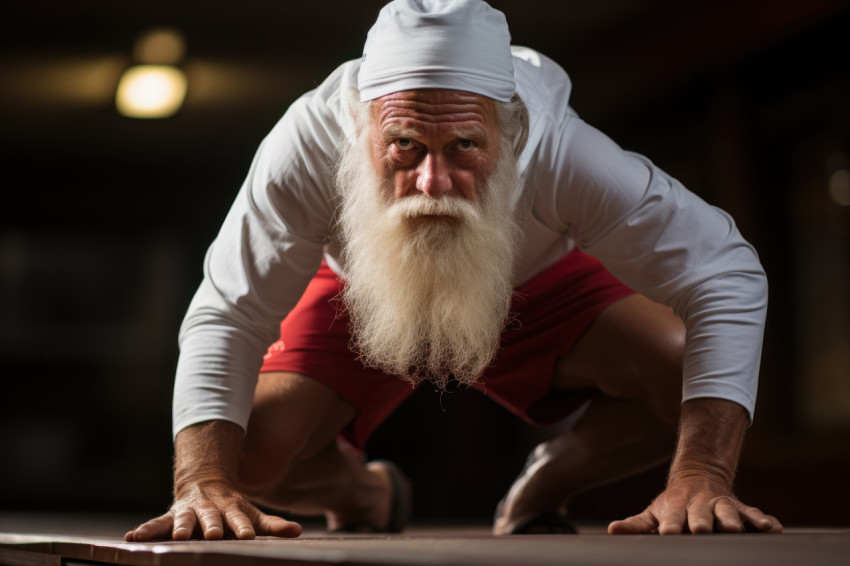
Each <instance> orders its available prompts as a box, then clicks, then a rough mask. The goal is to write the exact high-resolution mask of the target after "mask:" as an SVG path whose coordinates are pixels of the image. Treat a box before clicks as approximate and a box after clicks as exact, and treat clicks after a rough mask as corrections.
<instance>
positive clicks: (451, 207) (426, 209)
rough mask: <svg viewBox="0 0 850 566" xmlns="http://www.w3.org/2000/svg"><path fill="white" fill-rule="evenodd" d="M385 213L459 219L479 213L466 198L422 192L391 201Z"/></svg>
mask: <svg viewBox="0 0 850 566" xmlns="http://www.w3.org/2000/svg"><path fill="white" fill-rule="evenodd" d="M387 213H388V214H390V215H392V216H393V217H395V218H415V217H417V216H449V217H452V218H461V219H463V218H469V217H474V216H478V215H479V214H480V213H479V211H478V208H477V207H476V206H475V204H473V203H472V202H469V201H468V200H465V199H462V198H459V197H445V196H444V197H440V198H433V197H429V196H428V195H423V194H417V195H411V196H408V197H404V198H401V199H399V200H397V201H395V202H393V203H392V204H390V206H389V209H388V210H387Z"/></svg>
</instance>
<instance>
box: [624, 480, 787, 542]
mask: <svg viewBox="0 0 850 566" xmlns="http://www.w3.org/2000/svg"><path fill="white" fill-rule="evenodd" d="M747 531H751V532H752V531H758V532H765V533H781V532H782V525H781V524H780V523H779V521H778V520H777V519H776V518H775V517H773V516H771V515H766V514H764V513H762V511H761V510H759V509H756V508H755V507H749V506H747V505H744V504H743V503H741V502H740V501H739V500H738V498H737V497H735V496H734V495H733V494H732V491H731V490H730V489H727V488H726V487H725V486H723V485H721V484H719V483H716V482H712V481H710V480H707V479H706V478H702V477H694V478H684V479H680V480H678V481H676V482H675V483H673V482H670V483H669V484H668V485H667V489H665V490H664V492H662V493H661V495H659V496H658V497H656V498H655V500H654V501H653V502H652V503H650V504H649V507H647V508H646V510H645V511H644V512H643V513H641V514H639V515H634V516H632V517H629V518H627V519H624V520H622V521H614V522H613V523H611V524H610V525H609V526H608V532H609V533H610V534H612V535H622V534H641V533H658V534H662V535H677V534H681V533H683V532H691V533H694V534H700V533H711V532H721V533H742V532H747Z"/></svg>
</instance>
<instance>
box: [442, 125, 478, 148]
mask: <svg viewBox="0 0 850 566" xmlns="http://www.w3.org/2000/svg"><path fill="white" fill-rule="evenodd" d="M449 133H450V134H451V135H452V136H454V137H456V138H458V139H464V140H472V141H474V142H475V143H477V144H479V145H482V144H483V143H484V141H485V140H486V139H487V133H486V132H485V131H484V129H482V128H479V127H477V126H459V127H457V128H452V129H451V130H449Z"/></svg>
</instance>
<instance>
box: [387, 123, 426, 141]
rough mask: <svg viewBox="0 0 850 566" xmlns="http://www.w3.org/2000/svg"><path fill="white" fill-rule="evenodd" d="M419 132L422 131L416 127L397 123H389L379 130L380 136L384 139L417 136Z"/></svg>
mask: <svg viewBox="0 0 850 566" xmlns="http://www.w3.org/2000/svg"><path fill="white" fill-rule="evenodd" d="M421 134H422V132H421V131H420V130H417V129H416V128H409V127H405V126H399V125H398V124H391V125H389V126H387V127H386V128H384V129H383V130H381V137H382V138H384V139H395V138H417V137H419V136H420V135H421Z"/></svg>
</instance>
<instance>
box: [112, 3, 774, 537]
mask: <svg viewBox="0 0 850 566" xmlns="http://www.w3.org/2000/svg"><path fill="white" fill-rule="evenodd" d="M569 95H570V82H569V79H568V78H567V76H566V74H565V73H564V72H563V70H561V69H560V68H559V67H558V66H557V65H556V64H555V63H554V62H552V61H551V60H549V59H547V58H546V57H544V56H543V55H541V54H539V53H536V52H534V51H532V50H530V49H526V48H517V47H514V48H512V47H511V46H510V35H509V32H508V28H507V24H506V22H505V19H504V16H503V15H502V14H501V12H498V11H496V10H494V9H492V8H491V7H490V6H488V5H487V4H485V3H484V2H482V1H481V0H444V1H436V0H395V1H393V2H391V3H390V4H388V5H387V6H385V7H384V9H383V10H382V11H381V13H380V15H379V17H378V20H377V22H376V23H375V25H374V27H373V28H372V29H371V31H370V32H369V36H368V38H367V41H366V46H365V51H364V55H363V58H362V60H358V61H351V62H348V63H345V64H344V65H342V66H341V67H340V68H338V69H337V70H336V71H335V72H334V73H333V74H332V75H331V76H330V77H328V78H327V80H325V82H324V83H322V84H321V85H320V86H319V87H318V88H317V89H315V90H314V91H312V92H310V93H308V94H306V95H304V96H303V97H301V98H300V99H299V100H298V101H296V102H295V103H294V104H293V105H292V107H291V108H290V109H289V111H288V112H287V113H286V115H285V116H284V117H283V119H282V120H281V121H280V123H279V124H278V125H277V126H276V127H275V128H274V129H273V130H272V132H271V133H270V134H269V136H268V137H267V138H266V139H265V140H264V142H263V143H262V145H261V147H260V149H259V151H258V153H257V156H256V158H255V160H254V163H253V164H252V166H251V169H250V172H249V174H248V178H247V180H246V181H245V184H244V186H243V187H242V189H241V191H240V192H239V195H238V197H237V199H236V202H235V204H234V205H233V208H232V209H231V211H230V213H229V215H228V216H227V218H226V220H225V221H224V225H223V226H222V229H221V232H220V234H219V236H218V237H217V238H216V240H215V242H214V243H213V244H212V246H211V248H210V250H209V253H208V255H207V258H206V263H205V278H204V281H203V283H202V284H201V286H200V289H199V290H198V292H197V294H196V296H195V298H194V300H193V302H192V304H191V306H190V308H189V312H188V314H187V317H186V319H185V321H184V324H183V327H182V329H181V356H180V361H179V364H178V369H177V380H176V385H175V392H174V432H175V454H176V460H175V475H174V504H173V506H172V507H171V509H170V510H169V512H168V513H166V514H165V515H163V516H161V517H158V518H156V519H153V520H151V521H149V522H147V523H145V524H143V525H141V526H139V527H137V528H136V529H134V530H133V531H131V532H130V533H128V534H127V537H126V538H127V540H131V541H143V540H151V539H154V538H173V539H176V540H183V539H188V538H190V537H192V536H203V537H204V538H206V539H215V538H221V537H224V536H231V537H236V538H252V537H254V536H255V535H274V536H284V537H286V536H297V535H298V534H299V533H300V532H301V527H300V526H299V525H298V524H297V523H293V522H290V521H287V520H285V519H283V518H281V517H276V516H272V515H267V514H264V513H262V512H261V511H259V510H258V509H257V508H256V507H254V505H253V504H252V503H249V500H250V501H255V502H259V503H261V504H264V505H266V506H268V507H271V508H275V509H280V510H282V511H288V512H292V513H298V514H324V515H325V517H326V519H327V523H328V528H329V529H331V530H339V531H350V530H364V529H365V530H371V531H373V532H381V531H389V532H392V531H399V530H400V529H401V528H402V527H403V526H404V522H405V520H406V519H407V515H408V513H409V505H410V494H409V489H408V484H407V481H406V479H405V478H404V477H403V475H402V474H401V472H400V471H399V470H398V468H396V467H395V466H394V465H393V464H391V463H389V462H384V461H372V462H368V461H366V459H365V458H364V456H363V453H362V450H363V448H364V445H365V443H366V440H367V439H368V437H369V435H370V433H371V432H372V431H373V430H374V429H375V428H376V427H377V426H378V425H379V424H380V422H381V421H382V420H383V419H385V418H386V417H387V416H388V415H389V414H390V413H391V412H392V411H393V409H394V408H395V407H397V406H398V405H399V404H400V403H401V401H402V400H403V399H404V398H405V397H406V396H407V395H409V394H410V393H411V391H412V389H413V387H415V386H416V385H418V384H419V383H421V382H422V381H424V380H428V381H431V382H433V383H434V384H435V385H436V386H438V387H445V385H446V384H447V383H448V382H449V381H457V382H459V383H461V384H466V385H470V386H472V387H475V388H477V389H479V390H481V391H482V392H483V393H484V394H485V395H488V396H490V397H492V398H493V399H494V400H496V401H497V402H499V403H500V404H502V405H504V406H505V407H507V408H508V409H509V410H511V411H513V412H514V413H516V414H517V415H519V416H521V417H522V418H524V419H525V420H527V421H528V422H530V423H551V422H555V421H559V420H564V419H570V426H568V427H566V425H565V432H563V433H561V434H560V435H559V436H557V437H555V438H553V439H551V440H550V441H548V442H546V443H543V444H542V445H540V446H538V447H537V448H536V449H535V450H534V451H533V453H532V454H531V456H530V457H529V459H528V462H527V465H526V467H525V469H524V470H523V472H522V474H521V475H520V477H519V478H517V480H516V482H515V483H514V485H513V486H512V487H511V489H510V491H509V492H508V494H507V495H506V496H505V498H504V499H503V500H502V501H501V502H500V504H499V506H498V509H497V513H496V522H495V525H494V532H495V533H497V534H509V533H528V532H541V531H542V532H569V531H570V529H571V526H570V525H569V523H568V522H567V520H566V506H567V503H568V502H569V499H570V497H571V496H573V495H575V494H576V493H578V492H580V491H582V490H584V489H587V488H588V487H589V486H591V485H596V484H599V483H603V482H606V481H612V480H614V479H617V478H620V477H623V476H625V475H628V474H630V473H634V472H636V471H639V470H641V469H645V468H646V467H648V466H652V465H655V464H657V463H659V462H662V461H664V460H665V459H668V458H670V456H671V454H672V464H671V468H670V474H669V478H668V480H667V485H666V487H665V489H664V490H663V491H662V492H661V494H660V495H659V496H658V497H657V498H656V499H655V500H654V501H652V502H651V503H650V504H649V506H648V507H647V508H646V510H645V511H644V512H642V513H641V514H639V515H636V516H633V517H629V518H627V519H625V520H621V521H615V522H613V523H611V525H610V526H609V532H611V533H650V532H657V533H661V534H670V533H681V532H688V531H690V532H692V533H705V532H712V531H721V532H741V531H745V530H758V531H769V532H778V531H780V530H781V525H780V524H779V522H778V521H777V520H776V519H775V518H773V517H771V516H768V515H765V514H763V513H762V512H761V511H759V510H758V509H755V508H752V507H748V506H745V505H744V504H742V503H741V502H740V501H739V500H738V499H737V498H736V497H735V496H734V494H733V492H732V479H733V475H734V472H735V469H736V466H737V460H738V453H739V449H740V446H741V442H742V438H743V435H744V432H745V430H746V428H747V427H748V425H749V422H750V419H751V417H752V412H753V408H754V401H755V392H756V383H757V374H758V365H759V358H760V350H761V340H762V333H763V325H764V315H765V310H766V293H767V291H766V281H765V277H764V272H763V270H762V268H761V267H760V265H759V262H758V259H757V256H756V254H755V252H754V251H753V249H752V248H751V247H750V246H749V245H748V244H747V243H746V242H745V241H744V240H743V239H742V238H741V236H740V234H739V233H738V231H737V229H736V228H735V226H734V224H733V222H732V220H731V219H730V218H729V216H728V215H726V214H725V213H723V212H722V211H719V210H717V209H715V208H713V207H711V206H709V205H707V204H705V203H704V202H702V201H701V200H700V199H698V198H697V197H696V196H694V195H693V194H692V193H690V192H688V191H687V190H686V189H685V188H684V187H683V186H682V185H681V184H680V183H678V182H677V181H676V180H674V179H672V178H670V177H669V176H668V175H666V174H665V173H664V172H663V171H661V170H659V169H658V168H657V167H655V166H654V165H653V164H652V163H651V162H650V161H648V160H647V159H646V158H644V157H641V156H639V155H635V154H632V153H628V152H626V151H623V150H622V149H620V148H619V147H618V146H617V145H616V144H614V143H613V142H612V141H611V140H609V139H608V138H607V137H605V136H604V135H603V134H601V133H600V132H598V131H597V130H595V129H593V128H592V127H591V126H589V125H587V124H585V123H584V122H583V121H582V120H581V119H580V118H579V117H578V116H577V115H576V113H575V112H574V111H573V110H572V108H570V106H569V105H568V99H569ZM603 265H604V267H603ZM281 321H283V322H282V323H281ZM275 340H277V341H275ZM269 344H271V346H269ZM264 353H265V358H264V357H263V354H264ZM258 375H259V377H258ZM677 425H678V427H677ZM677 431H678V441H677V442H676V435H677ZM674 447H675V449H674ZM445 465H447V466H452V465H463V464H462V463H461V462H446V463H445Z"/></svg>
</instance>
